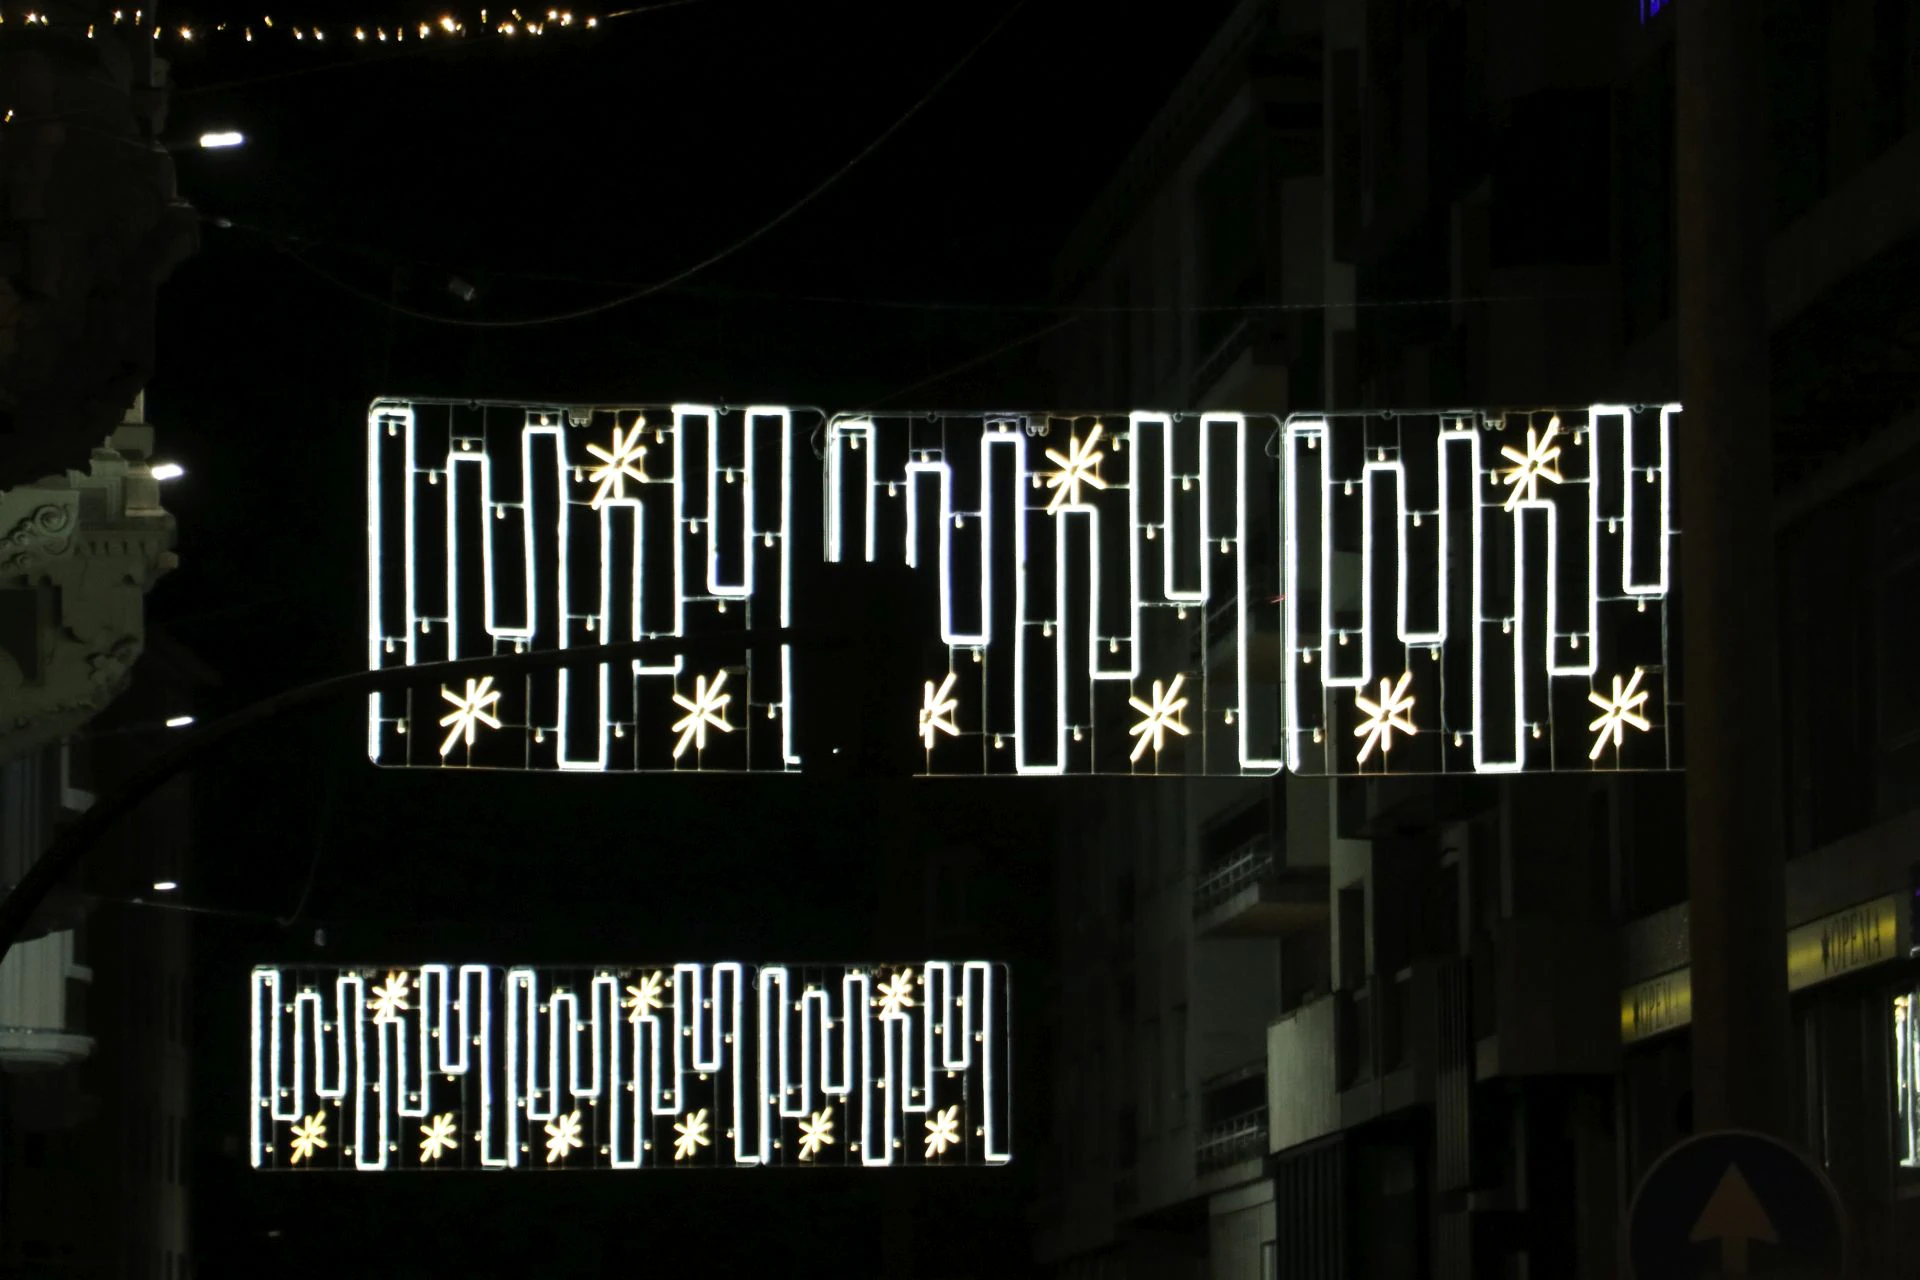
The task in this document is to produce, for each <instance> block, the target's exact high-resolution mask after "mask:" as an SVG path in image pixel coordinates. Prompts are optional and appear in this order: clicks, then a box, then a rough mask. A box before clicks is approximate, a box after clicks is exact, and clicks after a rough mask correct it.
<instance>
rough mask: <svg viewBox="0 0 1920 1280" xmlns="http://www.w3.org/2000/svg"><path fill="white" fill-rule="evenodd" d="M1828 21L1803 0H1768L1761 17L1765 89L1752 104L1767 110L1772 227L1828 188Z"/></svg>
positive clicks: (1781, 224)
mask: <svg viewBox="0 0 1920 1280" xmlns="http://www.w3.org/2000/svg"><path fill="white" fill-rule="evenodd" d="M1829 21H1830V18H1829V16H1828V10H1827V6H1825V5H1812V4H1807V3H1806V2H1805V0H1767V4H1766V11H1765V14H1764V16H1763V17H1762V18H1761V21H1760V25H1761V27H1762V29H1763V30H1764V31H1765V32H1766V41H1767V92H1766V96H1765V98H1764V99H1762V100H1760V101H1759V102H1756V103H1755V105H1754V109H1755V110H1756V111H1761V110H1764V111H1769V112H1770V122H1769V123H1770V127H1771V131H1772V137H1773V148H1772V151H1773V227H1774V230H1776V231H1777V230H1779V229H1780V228H1782V227H1784V226H1786V225H1787V224H1788V223H1789V222H1791V221H1793V220H1794V219H1795V218H1797V217H1799V216H1800V215H1801V214H1802V213H1805V212H1806V211H1807V210H1808V209H1809V208H1811V207H1812V206H1813V204H1814V203H1815V202H1816V201H1818V200H1819V199H1820V197H1821V195H1823V194H1824V193H1825V192H1826V190H1827V184H1828V181H1829V164H1828V154H1827V96H1828V95H1827V77H1828V75H1829V74H1830V71H1829V69H1828V61H1829V56H1828V51H1827V24H1828V22H1829Z"/></svg>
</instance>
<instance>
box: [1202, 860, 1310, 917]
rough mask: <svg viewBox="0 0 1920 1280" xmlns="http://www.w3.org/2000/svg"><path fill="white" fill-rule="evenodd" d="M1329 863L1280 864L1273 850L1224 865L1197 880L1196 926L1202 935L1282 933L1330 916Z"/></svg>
mask: <svg viewBox="0 0 1920 1280" xmlns="http://www.w3.org/2000/svg"><path fill="white" fill-rule="evenodd" d="M1327 876H1328V872H1327V868H1325V867H1281V866H1277V865H1276V864H1275V861H1274V857H1273V854H1272V852H1271V851H1270V850H1268V851H1263V852H1260V853H1255V854H1251V855H1249V856H1247V857H1244V858H1237V859H1235V860H1234V861H1232V862H1230V863H1228V864H1226V865H1225V866H1223V867H1220V868H1218V869H1216V870H1214V871H1212V872H1210V873H1208V874H1207V875H1206V876H1205V877H1203V878H1202V879H1201V880H1200V881H1199V883H1198V884H1196V885H1195V886H1194V893H1193V920H1194V931H1195V932H1196V933H1198V934H1200V935H1201V936H1202V937H1213V938H1255V937H1280V936H1283V935H1286V934H1289V933H1294V932H1296V931H1298V930H1301V929H1306V928H1310V927H1312V926H1314V925H1316V924H1320V923H1321V922H1323V921H1325V920H1326V918H1327V914H1328V896H1327V886H1328V879H1327Z"/></svg>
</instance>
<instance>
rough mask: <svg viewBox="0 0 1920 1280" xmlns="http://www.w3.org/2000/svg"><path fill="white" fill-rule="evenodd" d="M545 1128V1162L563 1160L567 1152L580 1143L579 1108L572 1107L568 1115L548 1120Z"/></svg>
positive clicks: (552, 1162)
mask: <svg viewBox="0 0 1920 1280" xmlns="http://www.w3.org/2000/svg"><path fill="white" fill-rule="evenodd" d="M546 1130H547V1163H548V1164H554V1163H556V1162H557V1161H561V1160H565V1159H566V1158H567V1153H568V1152H569V1151H571V1150H572V1149H573V1148H575V1147H578V1146H579V1145H580V1110H579V1108H578V1107H576V1108H574V1110H573V1112H572V1113H571V1114H570V1115H564V1116H561V1117H559V1118H558V1119H555V1120H549V1121H547V1124H546Z"/></svg>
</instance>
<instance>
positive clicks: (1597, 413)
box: [1279, 404, 1681, 773]
mask: <svg viewBox="0 0 1920 1280" xmlns="http://www.w3.org/2000/svg"><path fill="white" fill-rule="evenodd" d="M1679 414H1680V406H1679V405H1677V404H1669V405H1662V406H1653V407H1646V408H1643V407H1639V406H1628V405H1607V404H1599V405H1593V406H1591V407H1589V408H1587V409H1559V410H1540V411H1536V412H1533V413H1529V414H1517V413H1504V412H1480V411H1459V412H1448V413H1434V414H1398V413H1395V414H1388V413H1376V414H1350V415H1331V416H1312V417H1308V416H1296V417H1294V418H1290V419H1288V421H1287V423H1286V426H1285V429H1284V431H1283V433H1282V438H1281V440H1280V442H1279V446H1280V454H1281V462H1282V472H1283V477H1282V484H1281V494H1280V505H1281V511H1282V517H1283V524H1282V531H1281V548H1282V555H1283V558H1284V562H1285V569H1284V572H1285V578H1286V584H1287V590H1286V599H1285V602H1284V604H1285V607H1284V614H1285V617H1284V625H1283V636H1282V650H1283V655H1282V664H1283V674H1282V679H1281V688H1282V691H1283V692H1282V698H1283V703H1284V716H1285V724H1286V731H1285V736H1286V756H1287V765H1288V767H1289V768H1290V769H1292V770H1294V771H1296V772H1301V773H1349V772H1354V771H1356V770H1359V769H1361V768H1363V767H1368V768H1385V767H1388V765H1387V753H1386V751H1385V750H1384V749H1382V750H1380V751H1379V752H1377V753H1373V752H1369V751H1368V750H1367V749H1366V748H1365V747H1363V748H1362V751H1361V752H1359V753H1356V756H1355V757H1353V758H1350V759H1345V758H1343V757H1342V755H1341V754H1340V753H1339V750H1338V748H1337V746H1336V744H1337V743H1338V742H1339V741H1340V740H1341V739H1342V737H1343V736H1344V735H1343V734H1342V733H1340V732H1336V730H1338V729H1339V727H1340V726H1341V725H1342V724H1347V725H1350V726H1353V727H1354V729H1355V731H1356V734H1357V736H1363V737H1367V740H1368V742H1372V741H1373V739H1372V738H1371V737H1369V736H1368V735H1369V734H1370V733H1371V725H1370V719H1371V717H1372V715H1373V713H1372V711H1370V710H1369V707H1370V706H1371V705H1373V700H1372V699H1364V700H1362V699H1359V698H1357V697H1355V696H1354V693H1353V691H1355V690H1361V689H1366V688H1369V687H1371V686H1373V685H1374V684H1375V683H1376V682H1378V681H1379V680H1381V679H1382V678H1393V677H1395V676H1397V677H1398V681H1397V682H1396V684H1395V685H1394V686H1393V687H1392V688H1389V689H1386V690H1384V692H1386V693H1388V694H1392V695H1393V696H1394V698H1396V699H1397V698H1400V697H1405V698H1407V699H1409V700H1417V701H1418V702H1419V704H1420V705H1421V706H1422V707H1424V708H1425V709H1426V710H1425V711H1424V712H1423V715H1422V724H1423V726H1424V727H1426V728H1427V729H1428V730H1430V731H1429V732H1423V733H1421V734H1420V735H1419V737H1418V738H1417V739H1415V740H1413V743H1412V745H1411V746H1403V747H1402V748H1401V750H1399V751H1395V752H1394V753H1393V756H1392V764H1391V767H1392V768H1393V769H1394V770H1395V771H1401V770H1405V771H1407V772H1413V773H1453V772H1476V773H1512V772H1518V771H1521V770H1524V769H1551V768H1563V769H1564V768H1572V767H1592V765H1594V764H1597V763H1598V762H1599V761H1600V758H1601V757H1600V753H1599V752H1596V751H1592V750H1591V749H1590V743H1589V740H1588V737H1587V734H1588V733H1589V732H1592V731H1597V730H1600V729H1601V724H1600V722H1598V721H1596V722H1594V723H1593V724H1592V725H1591V726H1589V725H1588V724H1587V720H1588V714H1589V713H1588V712H1587V711H1586V708H1587V707H1588V705H1589V703H1590V702H1594V703H1596V704H1597V705H1600V706H1601V707H1602V708H1603V710H1604V709H1606V708H1607V707H1608V706H1609V705H1610V703H1609V702H1608V701H1607V700H1605V699H1604V696H1603V695H1600V693H1599V690H1600V686H1599V684H1598V681H1599V680H1600V678H1601V677H1600V675H1599V673H1600V671H1601V670H1602V667H1603V664H1604V666H1605V667H1606V668H1607V669H1610V670H1619V669H1620V668H1622V667H1633V668H1637V669H1639V670H1640V671H1641V674H1642V676H1643V677H1644V678H1645V679H1646V680H1647V681H1649V682H1651V683H1652V684H1653V686H1654V687H1653V688H1652V689H1648V688H1646V687H1645V686H1641V685H1638V684H1636V687H1635V689H1634V690H1633V691H1631V692H1628V691H1626V690H1625V689H1624V687H1623V688H1622V689H1621V690H1620V692H1621V694H1622V696H1625V697H1628V698H1630V699H1631V697H1632V693H1639V694H1641V695H1642V696H1641V697H1640V698H1638V699H1637V700H1633V701H1632V707H1631V708H1629V710H1632V711H1633V714H1635V715H1636V716H1638V717H1639V718H1640V719H1641V720H1644V721H1645V729H1644V730H1643V731H1642V732H1641V734H1640V735H1639V737H1638V738H1637V739H1632V738H1628V737H1626V735H1625V733H1624V729H1619V735H1620V736H1619V738H1618V739H1617V740H1616V741H1615V743H1614V745H1615V746H1616V748H1617V750H1616V752H1615V753H1614V759H1613V761H1612V763H1613V764H1614V765H1615V766H1616V767H1620V768H1636V769H1671V768H1677V767H1679V766H1680V763H1681V762H1680V759H1679V743H1678V737H1677V735H1675V734H1673V733H1671V732H1670V726H1671V724H1672V719H1671V717H1670V716H1668V715H1666V714H1664V699H1665V697H1666V693H1665V690H1666V687H1667V673H1668V672H1669V671H1670V670H1671V654H1670V652H1669V643H1670V635H1669V628H1668V625H1667V616H1666V610H1667V608H1668V606H1669V604H1670V603H1671V593H1670V589H1669V584H1670V581H1671V576H1672V575H1671V564H1672V554H1673V538H1674V536H1675V534H1676V532H1677V531H1676V530H1675V529H1674V527H1673V519H1672V502H1673V475H1672V434H1673V428H1674V423H1675V420H1676V419H1677V418H1678V417H1679ZM1512 426H1518V427H1521V428H1523V429H1525V430H1526V432H1527V437H1526V439H1527V443H1526V445H1525V446H1524V447H1517V446H1507V445H1501V446H1499V448H1498V453H1499V456H1501V457H1503V458H1504V459H1506V461H1507V462H1508V463H1510V464H1511V465H1507V466H1503V465H1497V464H1496V465H1494V466H1488V465H1486V464H1485V462H1484V461H1483V455H1484V454H1485V453H1490V452H1493V450H1492V449H1491V448H1489V447H1488V445H1487V443H1486V442H1487V440H1488V438H1489V437H1490V436H1493V437H1495V438H1497V434H1498V433H1500V432H1503V431H1506V430H1507V429H1508V428H1509V427H1512ZM1563 435H1564V436H1565V437H1566V438H1567V440H1568V443H1569V445H1570V447H1562V446H1561V445H1560V444H1558V443H1556V440H1557V439H1558V438H1559V437H1561V436H1563ZM1543 481H1544V482H1546V483H1545V485H1544V486H1543V485H1542V482H1543ZM1536 494H1537V495H1539V496H1535V495H1536ZM1383 560H1385V561H1390V563H1382V561H1383ZM1463 573H1464V574H1465V575H1466V579H1467V581H1466V583H1465V584H1464V586H1465V590H1464V591H1462V590H1461V589H1460V588H1461V586H1462V585H1463V584H1461V583H1460V582H1459V581H1458V579H1459V576H1460V575H1461V574H1463ZM1389 574H1390V575H1391V576H1388V575H1389ZM1382 701H1383V702H1384V701H1387V699H1383V700H1382ZM1349 702H1351V704H1352V705H1351V709H1349V705H1348V704H1349ZM1655 707H1660V708H1661V709H1662V711H1663V714H1661V715H1660V716H1658V717H1654V716H1651V715H1646V714H1642V713H1643V712H1650V711H1651V710H1652V709H1653V708H1655ZM1408 723H1409V724H1411V721H1409V722H1408ZM1624 723H1625V724H1627V725H1632V726H1633V727H1635V728H1640V726H1639V725H1638V724H1635V723H1634V722H1633V721H1630V720H1629V721H1625V722H1624ZM1395 727H1399V726H1395ZM1618 727H1619V726H1618V725H1615V726H1614V727H1612V728H1609V729H1608V730H1607V733H1608V735H1609V736H1610V737H1611V735H1612V734H1613V733H1614V731H1615V729H1616V728H1618ZM1402 731H1403V732H1404V729H1403V730H1402ZM1380 736H1381V739H1382V741H1381V743H1380V745H1381V747H1382V748H1384V746H1385V739H1386V738H1387V736H1388V732H1387V731H1386V730H1384V729H1383V730H1382V732H1381V735H1380ZM1403 755H1410V756H1411V757H1412V758H1411V759H1408V760H1404V761H1403V759H1402V756H1403ZM1369 756H1370V757H1371V761H1370V760H1369V758H1368V757H1369ZM1576 761H1577V762H1578V764H1577V765H1576V764H1575V762H1576Z"/></svg>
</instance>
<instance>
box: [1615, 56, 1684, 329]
mask: <svg viewBox="0 0 1920 1280" xmlns="http://www.w3.org/2000/svg"><path fill="white" fill-rule="evenodd" d="M1673 94H1674V63H1673V46H1672V45H1671V44H1668V45H1665V46H1663V47H1662V48H1661V49H1660V52H1659V53H1658V54H1657V55H1656V56H1655V57H1654V58H1653V59H1651V60H1650V61H1649V63H1648V65H1647V66H1645V67H1643V68H1641V69H1640V70H1639V71H1638V72H1636V73H1635V74H1634V75H1633V77H1632V78H1631V79H1629V80H1628V81H1627V82H1626V83H1625V84H1624V85H1622V86H1621V89H1620V104H1619V110H1620V122H1619V139H1620V143H1619V145H1620V153H1619V166H1620V184H1619V204H1620V213H1619V216H1620V275H1621V281H1620V303H1621V313H1622V314H1621V324H1622V328H1623V329H1624V330H1625V333H1624V337H1625V338H1626V340H1627V341H1628V342H1634V341H1637V340H1638V339H1640V338H1642V337H1644V336H1646V333H1647V331H1648V330H1650V329H1652V328H1653V327H1654V326H1655V325H1658V324H1659V323H1660V322H1661V321H1663V320H1666V319H1667V318H1668V317H1670V316H1671V315H1673V306H1674V296H1673V295H1674V248H1673V237H1674V177H1673V130H1674V119H1673Z"/></svg>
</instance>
